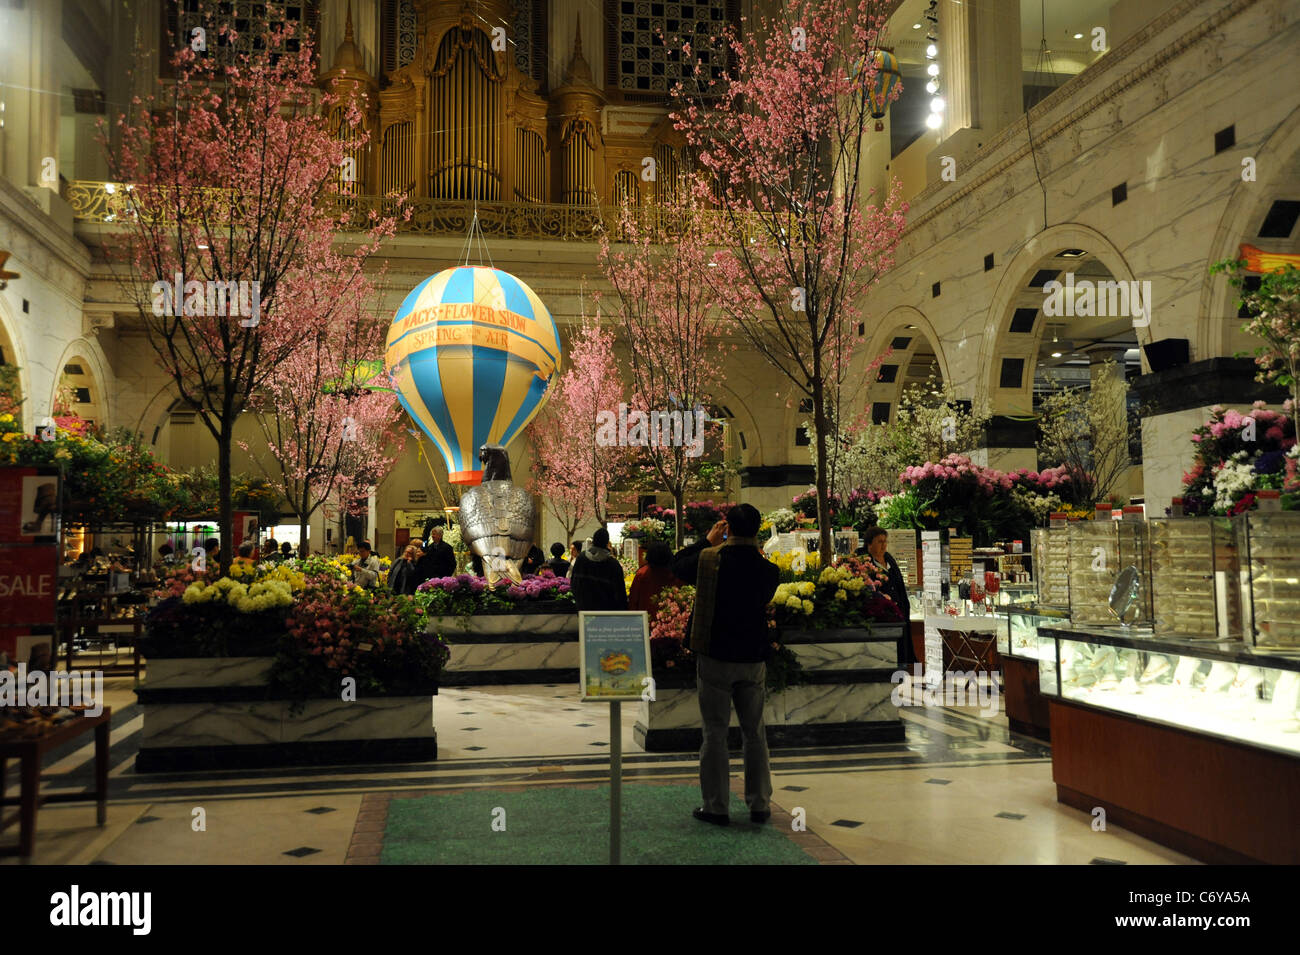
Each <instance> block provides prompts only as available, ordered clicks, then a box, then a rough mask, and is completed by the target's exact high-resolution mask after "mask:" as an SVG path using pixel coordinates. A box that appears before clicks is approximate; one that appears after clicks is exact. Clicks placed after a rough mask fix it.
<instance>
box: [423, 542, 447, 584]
mask: <svg viewBox="0 0 1300 955" xmlns="http://www.w3.org/2000/svg"><path fill="white" fill-rule="evenodd" d="M426 572H427V573H428V575H429V576H428V577H425V578H424V579H425V580H430V579H432V578H434V577H454V576H456V552H455V551H454V550H452V547H451V545H450V544H448V543H447V542H446V541H438V543H436V544H432V543H431V544H429V546H427V547H426V548H424V557H422V558H421V559H420V574H421V575H423V574H425V573H426Z"/></svg>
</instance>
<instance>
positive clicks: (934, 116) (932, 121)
mask: <svg viewBox="0 0 1300 955" xmlns="http://www.w3.org/2000/svg"><path fill="white" fill-rule="evenodd" d="M942 122H943V117H941V116H940V115H939V114H938V113H931V114H930V115H929V116H927V117H926V119H925V125H927V126H929V127H930V128H931V129H938V128H939V124H940V123H942Z"/></svg>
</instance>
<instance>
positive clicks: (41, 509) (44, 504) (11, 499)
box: [0, 467, 59, 544]
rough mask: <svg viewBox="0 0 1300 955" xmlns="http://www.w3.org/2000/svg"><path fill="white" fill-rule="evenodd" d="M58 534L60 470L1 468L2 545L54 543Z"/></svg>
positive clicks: (0, 509)
mask: <svg viewBox="0 0 1300 955" xmlns="http://www.w3.org/2000/svg"><path fill="white" fill-rule="evenodd" d="M58 532H59V472H58V470H57V469H54V468H37V467H8V468H0V544H32V543H39V542H43V541H45V540H49V541H53V540H54V535H56V534H57V533H58Z"/></svg>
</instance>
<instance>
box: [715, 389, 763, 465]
mask: <svg viewBox="0 0 1300 955" xmlns="http://www.w3.org/2000/svg"><path fill="white" fill-rule="evenodd" d="M717 392H718V393H717V394H716V395H714V397H713V404H714V405H722V406H724V407H726V408H727V409H728V410H730V411H731V413H732V415H731V416H732V420H733V421H734V423H735V427H736V429H737V436H736V448H737V450H739V451H740V466H741V467H748V466H749V464H750V462H751V461H761V460H763V433H762V431H761V430H760V429H759V427H758V419H756V418H755V417H754V414H753V412H751V411H750V410H749V404H748V403H747V402H746V401H745V399H744V398H742V397H741V396H740V393H739V392H737V391H736V390H735V389H734V388H731V387H730V386H728V385H727V383H726V382H725V381H724V382H722V383H720V384H719V385H718V386H717ZM742 434H743V435H744V444H743V445H742V443H741V437H740V436H741V435H742Z"/></svg>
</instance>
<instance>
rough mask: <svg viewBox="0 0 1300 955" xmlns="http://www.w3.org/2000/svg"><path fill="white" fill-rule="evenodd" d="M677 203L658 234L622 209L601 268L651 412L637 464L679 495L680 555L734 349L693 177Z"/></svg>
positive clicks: (637, 397) (636, 384)
mask: <svg viewBox="0 0 1300 955" xmlns="http://www.w3.org/2000/svg"><path fill="white" fill-rule="evenodd" d="M670 195H672V196H675V197H676V198H675V199H670V200H669V201H668V202H667V203H661V204H660V206H659V208H658V209H657V210H656V211H657V213H658V214H657V216H656V218H655V220H654V222H655V225H653V226H652V225H650V224H649V222H648V220H646V219H645V218H643V217H641V216H638V215H637V214H636V210H635V209H634V208H633V207H631V206H630V205H625V206H624V207H623V209H622V210H621V213H620V217H619V223H618V234H617V238H618V239H619V243H618V244H617V245H615V244H614V243H612V242H611V241H610V237H609V235H608V234H604V233H602V235H601V238H600V265H601V268H602V269H603V270H604V273H605V277H606V279H607V280H608V281H609V284H610V285H611V286H613V289H614V296H613V297H612V298H611V300H610V304H611V306H612V307H611V308H610V311H611V312H612V313H613V316H614V324H615V328H616V329H617V332H618V339H619V342H620V343H621V344H622V345H623V347H624V348H625V349H626V351H627V354H628V356H629V362H628V365H629V372H630V377H631V384H632V396H631V401H630V402H629V404H630V406H631V407H632V408H634V409H637V410H640V411H647V412H650V413H651V419H650V422H649V427H648V431H649V434H647V435H646V438H647V440H648V442H649V443H648V445H647V446H645V447H644V448H643V449H642V451H641V454H640V457H641V459H642V461H643V462H648V466H649V467H650V469H651V471H652V476H653V477H654V479H655V484H656V485H657V486H658V487H662V488H663V489H664V490H665V491H667V492H668V493H669V494H671V495H672V496H673V511H674V513H675V514H677V515H679V519H678V521H677V546H678V547H680V546H681V544H682V533H683V528H684V525H685V521H684V520H682V519H680V516H681V515H683V514H684V513H685V511H684V510H683V507H684V504H685V500H686V494H687V491H689V490H691V489H692V488H693V487H698V486H700V485H701V484H702V483H703V482H704V481H705V480H707V478H704V476H703V475H702V474H701V465H702V464H703V463H704V461H705V458H704V442H705V432H706V431H709V432H713V433H716V431H717V430H718V428H717V425H716V424H713V423H711V422H708V421H706V413H705V410H704V409H705V408H706V407H707V406H708V404H709V402H710V399H711V398H714V397H716V395H717V388H718V386H719V385H720V384H721V382H722V380H723V368H724V362H725V359H726V356H727V354H728V353H729V352H731V351H733V350H734V349H735V344H734V343H733V342H732V341H730V340H729V336H730V335H731V334H732V332H733V330H734V326H735V322H734V320H733V319H732V316H731V313H730V312H729V311H728V310H727V309H725V308H723V307H722V304H721V302H720V301H719V295H718V292H717V291H716V289H715V286H714V283H712V282H710V280H709V277H708V272H709V269H710V267H711V262H712V259H713V255H714V250H713V249H712V248H710V246H709V244H708V243H709V238H710V235H709V227H708V225H707V223H706V220H705V215H706V210H705V209H704V207H703V205H702V203H701V202H700V199H699V198H698V197H697V196H696V195H694V193H693V192H692V190H691V184H690V182H689V180H687V179H686V177H683V181H682V182H681V183H680V184H679V185H678V188H677V189H676V190H670ZM597 300H598V301H599V298H598V299H597ZM659 413H663V414H664V415H665V417H663V418H661V417H658V416H657V415H658V414H659ZM724 453H725V449H724ZM709 483H710V485H711V482H709ZM710 489H712V488H711V486H710Z"/></svg>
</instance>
